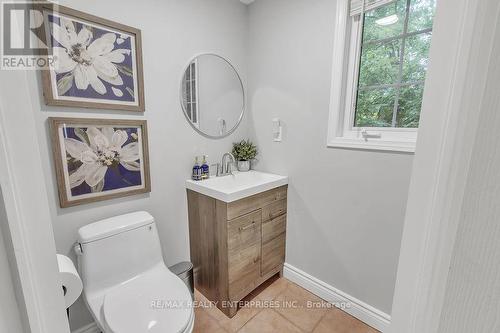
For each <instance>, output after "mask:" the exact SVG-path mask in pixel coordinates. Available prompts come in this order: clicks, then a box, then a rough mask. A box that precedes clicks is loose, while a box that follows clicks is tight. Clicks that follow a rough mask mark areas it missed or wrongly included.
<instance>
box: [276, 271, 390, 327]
mask: <svg viewBox="0 0 500 333" xmlns="http://www.w3.org/2000/svg"><path fill="white" fill-rule="evenodd" d="M284 276H285V277H286V278H287V279H288V280H290V281H292V282H294V283H296V284H298V285H299V286H301V287H302V288H304V289H306V290H308V291H310V292H311V293H313V294H315V295H316V296H318V297H320V298H322V299H324V300H325V301H328V302H331V303H346V304H350V305H351V306H350V307H349V308H345V309H342V310H344V311H345V312H347V313H349V314H350V315H351V316H353V317H356V318H357V319H359V320H361V321H362V322H364V323H366V324H368V325H370V326H371V327H373V328H375V329H377V330H379V331H380V332H385V331H386V330H387V329H388V328H389V324H390V322H391V316H390V315H388V314H387V313H384V312H382V311H380V310H378V309H376V308H374V307H373V306H371V305H368V304H366V303H365V302H363V301H360V300H359V299H357V298H355V297H352V296H351V295H348V294H346V293H344V292H342V291H340V290H338V289H336V288H334V287H332V286H330V285H329V284H327V283H325V282H323V281H321V280H319V279H317V278H315V277H314V276H311V275H309V274H307V273H306V272H304V271H302V270H300V269H298V268H296V267H294V266H292V265H290V264H287V263H285V267H284Z"/></svg>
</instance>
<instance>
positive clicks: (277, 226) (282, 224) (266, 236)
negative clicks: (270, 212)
mask: <svg viewBox="0 0 500 333" xmlns="http://www.w3.org/2000/svg"><path fill="white" fill-rule="evenodd" d="M285 231H286V215H281V216H278V217H277V218H275V219H272V220H270V221H267V222H263V223H262V244H265V243H267V242H269V241H270V240H272V239H274V238H276V237H278V236H279V235H281V234H283V233H285Z"/></svg>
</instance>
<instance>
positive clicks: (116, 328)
mask: <svg viewBox="0 0 500 333" xmlns="http://www.w3.org/2000/svg"><path fill="white" fill-rule="evenodd" d="M103 313H104V320H105V322H106V325H107V326H108V327H109V328H110V329H111V330H112V331H113V332H115V333H146V332H147V333H157V332H158V333H160V332H161V333H184V332H189V331H190V330H191V329H192V323H193V321H194V311H193V302H192V298H191V294H190V292H189V290H188V288H187V287H186V285H185V284H184V283H183V282H182V280H181V279H179V278H178V277H177V276H176V275H174V274H173V273H172V272H170V271H169V270H168V269H167V268H166V267H157V268H155V269H154V270H151V271H149V272H146V273H144V274H142V275H140V276H139V277H136V278H134V279H132V280H130V281H128V282H126V283H124V284H122V285H119V286H116V287H114V288H113V289H111V290H110V291H109V292H107V293H106V295H105V297H104V304H103Z"/></svg>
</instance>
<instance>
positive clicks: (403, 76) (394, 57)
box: [354, 0, 436, 128]
mask: <svg viewBox="0 0 500 333" xmlns="http://www.w3.org/2000/svg"><path fill="white" fill-rule="evenodd" d="M435 1H436V0H397V1H394V2H392V3H390V4H387V5H384V6H382V7H379V8H377V9H374V10H372V11H369V12H366V13H365V19H364V25H363V37H362V42H361V59H360V65H359V77H358V86H357V98H356V109H355V119H354V126H355V127H395V128H417V127H418V123H419V119H420V110H421V106H422V95H423V87H424V83H425V76H426V72H427V65H428V62H429V47H430V43H431V35H432V24H433V18H434V11H435ZM390 16H392V18H393V20H392V21H396V20H395V19H394V17H395V16H396V17H397V21H396V22H393V23H392V24H389V25H381V24H380V23H381V22H380V19H383V18H387V17H390ZM377 21H378V23H377Z"/></svg>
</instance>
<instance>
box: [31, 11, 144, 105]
mask: <svg viewBox="0 0 500 333" xmlns="http://www.w3.org/2000/svg"><path fill="white" fill-rule="evenodd" d="M35 9H36V10H38V11H40V12H41V13H42V14H43V17H44V22H43V24H42V26H41V27H40V29H39V31H38V35H39V38H40V40H41V41H42V42H43V43H44V44H45V45H47V46H48V48H49V49H48V55H47V57H52V59H53V61H52V62H51V61H48V63H49V64H51V65H50V66H48V67H49V68H47V69H45V70H42V86H43V96H44V100H45V103H46V104H47V105H55V106H67V107H78V108H93V109H112V110H123V111H135V112H144V111H145V101H144V72H143V60H142V38H141V31H140V30H139V29H136V28H133V27H130V26H127V25H124V24H121V23H117V22H113V21H110V20H107V19H104V18H101V17H97V16H94V15H91V14H87V13H84V12H81V11H78V10H75V9H71V8H68V7H64V6H60V5H57V4H49V3H41V4H37V5H35ZM56 36H57V38H56ZM96 41H97V42H96ZM48 60H49V59H48Z"/></svg>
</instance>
